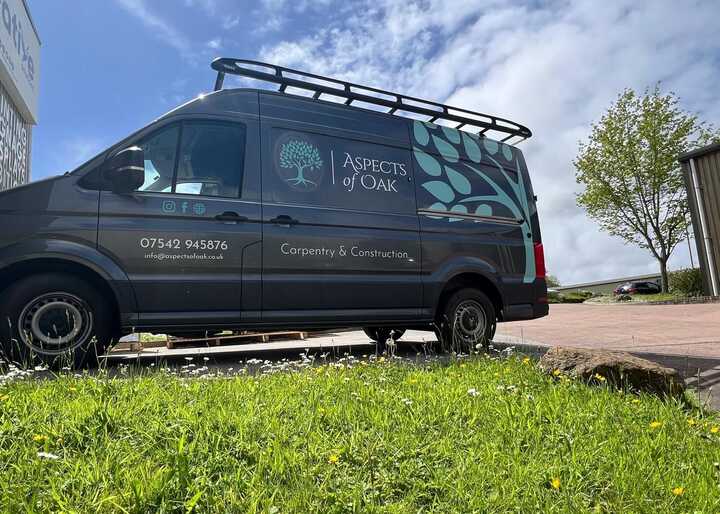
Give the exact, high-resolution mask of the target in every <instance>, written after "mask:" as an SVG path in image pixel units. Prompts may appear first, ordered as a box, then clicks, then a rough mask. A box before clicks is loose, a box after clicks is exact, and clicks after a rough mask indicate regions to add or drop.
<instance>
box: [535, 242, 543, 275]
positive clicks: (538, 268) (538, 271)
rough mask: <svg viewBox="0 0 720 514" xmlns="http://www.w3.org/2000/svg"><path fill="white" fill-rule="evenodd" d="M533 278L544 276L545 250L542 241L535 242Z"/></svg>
mask: <svg viewBox="0 0 720 514" xmlns="http://www.w3.org/2000/svg"><path fill="white" fill-rule="evenodd" d="M535 278H545V251H544V250H543V245H542V243H535Z"/></svg>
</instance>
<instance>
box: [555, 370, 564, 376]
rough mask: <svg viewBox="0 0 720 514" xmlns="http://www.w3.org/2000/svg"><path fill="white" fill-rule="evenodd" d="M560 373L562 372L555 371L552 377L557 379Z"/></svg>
mask: <svg viewBox="0 0 720 514" xmlns="http://www.w3.org/2000/svg"><path fill="white" fill-rule="evenodd" d="M561 373H562V372H561V371H560V370H559V369H556V370H555V371H553V376H554V377H559V376H560V374H561Z"/></svg>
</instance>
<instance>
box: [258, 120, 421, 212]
mask: <svg viewBox="0 0 720 514" xmlns="http://www.w3.org/2000/svg"><path fill="white" fill-rule="evenodd" d="M270 133H271V137H270V152H271V161H270V163H269V165H268V168H269V169H268V170H267V171H266V172H265V173H264V175H263V194H264V197H265V201H270V202H275V203H292V204H303V205H314V206H320V207H334V208H344V209H350V210H363V211H375V212H388V213H398V214H414V213H415V210H416V206H415V192H414V184H413V176H412V165H411V154H410V152H409V151H408V150H406V149H402V148H396V147H391V146H385V145H379V144H373V143H368V142H365V141H357V140H350V139H343V138H338V137H331V136H327V135H323V134H315V133H308V132H300V131H295V130H286V129H279V128H274V129H272V130H271V131H270Z"/></svg>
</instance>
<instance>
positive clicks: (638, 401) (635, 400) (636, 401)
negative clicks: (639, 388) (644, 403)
mask: <svg viewBox="0 0 720 514" xmlns="http://www.w3.org/2000/svg"><path fill="white" fill-rule="evenodd" d="M632 403H634V404H636V405H637V404H638V403H640V400H639V399H638V398H635V399H634V400H633V401H632Z"/></svg>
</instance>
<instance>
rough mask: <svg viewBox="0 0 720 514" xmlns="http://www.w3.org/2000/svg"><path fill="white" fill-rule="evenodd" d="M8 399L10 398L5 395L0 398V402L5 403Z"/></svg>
mask: <svg viewBox="0 0 720 514" xmlns="http://www.w3.org/2000/svg"><path fill="white" fill-rule="evenodd" d="M9 399H10V397H9V396H8V395H6V394H4V395H2V396H0V402H6V401H8V400H9Z"/></svg>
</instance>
